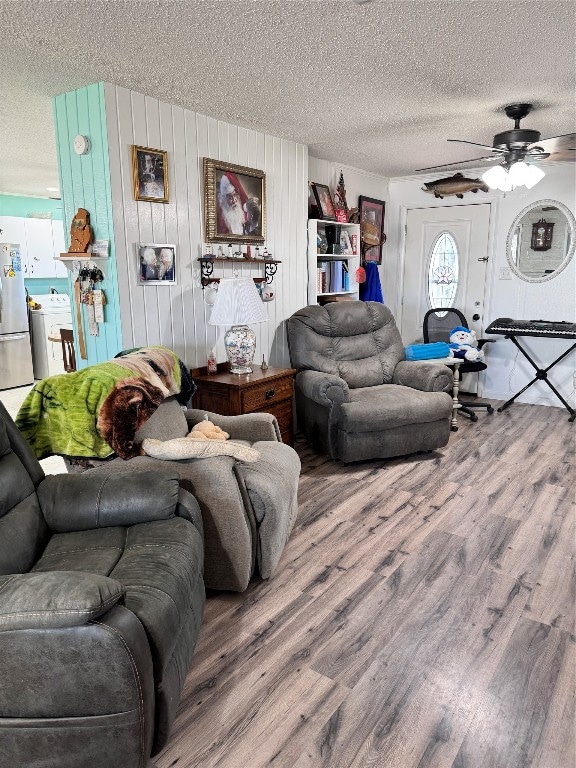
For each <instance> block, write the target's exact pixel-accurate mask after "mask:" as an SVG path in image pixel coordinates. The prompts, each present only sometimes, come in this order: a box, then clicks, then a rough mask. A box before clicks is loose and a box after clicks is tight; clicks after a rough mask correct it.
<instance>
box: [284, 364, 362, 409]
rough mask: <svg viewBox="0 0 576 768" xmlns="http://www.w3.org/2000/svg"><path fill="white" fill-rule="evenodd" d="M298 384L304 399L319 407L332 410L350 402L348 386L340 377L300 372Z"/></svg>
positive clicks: (297, 378) (329, 374) (297, 377)
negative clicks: (333, 407)
mask: <svg viewBox="0 0 576 768" xmlns="http://www.w3.org/2000/svg"><path fill="white" fill-rule="evenodd" d="M296 384H297V386H298V388H299V389H300V391H301V392H302V394H303V395H304V397H308V398H309V399H310V400H313V401H314V402H315V403H318V405H324V406H327V407H329V408H331V407H332V406H333V405H334V404H336V403H337V404H340V403H348V402H350V390H349V389H348V384H347V383H346V382H345V381H344V379H341V378H340V377H339V376H334V374H331V373H322V372H320V371H300V373H298V374H296Z"/></svg>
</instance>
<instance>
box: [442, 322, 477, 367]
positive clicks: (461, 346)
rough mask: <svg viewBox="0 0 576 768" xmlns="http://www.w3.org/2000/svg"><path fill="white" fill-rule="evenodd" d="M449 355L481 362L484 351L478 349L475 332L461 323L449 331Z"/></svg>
mask: <svg viewBox="0 0 576 768" xmlns="http://www.w3.org/2000/svg"><path fill="white" fill-rule="evenodd" d="M448 346H449V347H450V356H451V357H460V358H462V359H463V360H469V361H470V362H472V363H481V362H483V360H484V352H482V350H481V349H478V341H477V340H476V334H475V332H474V331H471V330H470V329H469V328H464V326H463V325H457V326H456V328H452V330H451V331H450V344H449V345H448Z"/></svg>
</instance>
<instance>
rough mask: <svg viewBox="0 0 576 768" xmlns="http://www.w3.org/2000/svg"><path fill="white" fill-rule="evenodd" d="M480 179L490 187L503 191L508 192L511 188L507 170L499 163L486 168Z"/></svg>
mask: <svg viewBox="0 0 576 768" xmlns="http://www.w3.org/2000/svg"><path fill="white" fill-rule="evenodd" d="M482 180H483V181H484V182H486V184H488V186H489V187H490V189H501V190H502V191H503V192H508V191H510V189H512V185H511V184H510V181H509V179H508V172H507V171H506V169H505V168H503V167H502V166H501V165H493V166H492V168H488V170H487V171H486V172H485V173H483V174H482ZM505 187H506V189H505Z"/></svg>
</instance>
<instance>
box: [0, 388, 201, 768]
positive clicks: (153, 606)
mask: <svg viewBox="0 0 576 768" xmlns="http://www.w3.org/2000/svg"><path fill="white" fill-rule="evenodd" d="M202 539H203V536H202V518H201V514H200V509H199V507H198V504H197V502H196V500H195V499H194V497H193V496H192V495H191V494H190V493H188V492H187V491H186V490H183V489H181V488H180V487H179V484H178V475H177V473H175V472H174V471H171V470H170V467H169V466H166V467H165V468H164V469H163V470H162V471H156V472H155V473H154V474H152V473H149V472H148V473H140V472H132V473H130V475H106V474H102V473H97V472H95V471H94V472H86V473H84V474H82V475H76V476H67V475H54V476H51V477H45V476H44V472H43V471H42V468H41V466H40V464H39V463H38V461H37V460H36V458H35V457H34V455H33V454H32V451H31V450H30V448H29V447H28V445H27V444H26V442H25V441H24V439H23V438H22V436H21V435H20V433H19V432H18V429H17V428H16V425H15V424H14V422H13V421H12V419H11V418H10V416H9V415H8V413H7V412H6V409H5V408H4V406H3V405H2V403H0V681H1V683H0V766H6V768H8V766H10V768H25V767H28V766H29V767H30V768H32V767H33V768H146V766H148V764H149V758H150V755H151V754H156V753H157V752H158V751H160V749H162V748H163V747H164V745H165V744H166V742H167V739H168V734H169V731H170V727H171V725H172V722H173V720H174V717H175V715H176V709H177V706H178V702H179V697H180V691H181V689H182V686H183V684H184V678H185V675H186V671H187V669H188V665H189V663H190V660H191V657H192V653H193V650H194V646H195V643H196V640H197V638H198V634H199V631H200V623H201V620H202V614H203V608H204V600H205V595H204V584H203V580H202V569H203V540H202Z"/></svg>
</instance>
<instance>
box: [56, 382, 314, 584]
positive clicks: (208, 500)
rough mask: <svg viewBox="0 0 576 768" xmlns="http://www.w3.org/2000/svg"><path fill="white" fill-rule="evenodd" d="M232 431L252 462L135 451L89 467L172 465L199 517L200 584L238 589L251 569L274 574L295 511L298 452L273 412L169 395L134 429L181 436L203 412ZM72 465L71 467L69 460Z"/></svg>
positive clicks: (158, 435)
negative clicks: (200, 405) (230, 412)
mask: <svg viewBox="0 0 576 768" xmlns="http://www.w3.org/2000/svg"><path fill="white" fill-rule="evenodd" d="M206 416H207V417H208V418H209V419H210V420H211V421H212V422H214V423H215V424H217V425H218V426H219V427H221V428H222V429H224V430H225V431H226V432H228V433H229V434H230V440H231V441H236V442H241V443H243V444H244V445H248V446H251V447H252V448H255V449H256V450H257V451H259V453H260V458H259V459H258V460H257V461H255V462H253V463H250V464H249V463H244V462H241V461H237V460H236V459H234V458H232V457H231V456H214V457H212V458H206V459H183V460H180V461H161V460H160V459H154V458H151V457H149V456H136V457H135V458H133V459H129V460H128V461H124V459H120V458H116V459H113V460H112V461H108V462H105V463H104V464H103V465H102V463H101V462H98V468H97V469H93V470H91V472H105V473H110V472H119V473H122V472H127V473H131V472H133V471H134V470H135V469H136V470H141V471H146V472H152V473H154V472H157V471H162V470H163V469H164V468H166V467H169V468H170V469H171V470H172V471H174V472H176V473H177V475H178V478H179V480H180V486H181V487H182V488H185V489H186V490H188V491H190V493H192V494H194V498H195V499H196V501H197V502H198V504H199V506H200V510H201V512H202V519H203V523H204V583H205V585H206V587H207V588H208V589H217V590H231V591H235V592H242V591H243V590H245V589H246V587H247V586H248V583H249V581H250V579H251V577H252V576H253V575H254V574H255V572H256V571H258V573H259V574H260V576H261V577H262V578H263V579H268V578H270V577H271V576H272V574H273V573H274V570H275V568H276V566H277V565H278V561H279V560H280V557H281V555H282V552H283V550H284V545H285V544H286V542H287V540H288V537H289V536H290V532H291V531H292V527H293V525H294V522H295V520H296V516H297V514H298V480H299V477H300V459H299V457H298V454H297V453H296V451H295V450H294V449H293V448H291V447H290V446H289V445H286V444H285V443H283V442H282V438H281V436H280V429H279V427H278V423H277V421H276V419H275V417H274V416H273V415H272V414H271V413H248V414H244V415H242V416H221V415H219V414H216V413H206V412H204V411H199V410H196V409H189V410H186V411H183V410H182V408H181V407H180V405H179V404H178V402H177V401H176V400H175V399H174V398H173V397H170V398H167V399H166V400H164V401H163V402H162V403H161V404H160V405H159V406H158V408H157V410H156V411H155V412H154V413H153V414H152V416H151V417H150V418H149V419H148V420H147V421H146V422H145V423H144V424H143V425H142V427H141V428H140V429H139V430H138V431H137V432H136V436H135V441H136V443H140V442H141V441H142V440H144V439H145V438H147V437H148V438H155V439H157V440H170V439H172V438H176V437H184V435H186V434H188V432H189V431H190V430H191V429H192V427H193V426H194V425H195V424H197V423H198V422H199V421H202V420H203V419H204V417H206ZM71 468H72V469H73V468H74V467H73V466H72V467H71Z"/></svg>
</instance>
